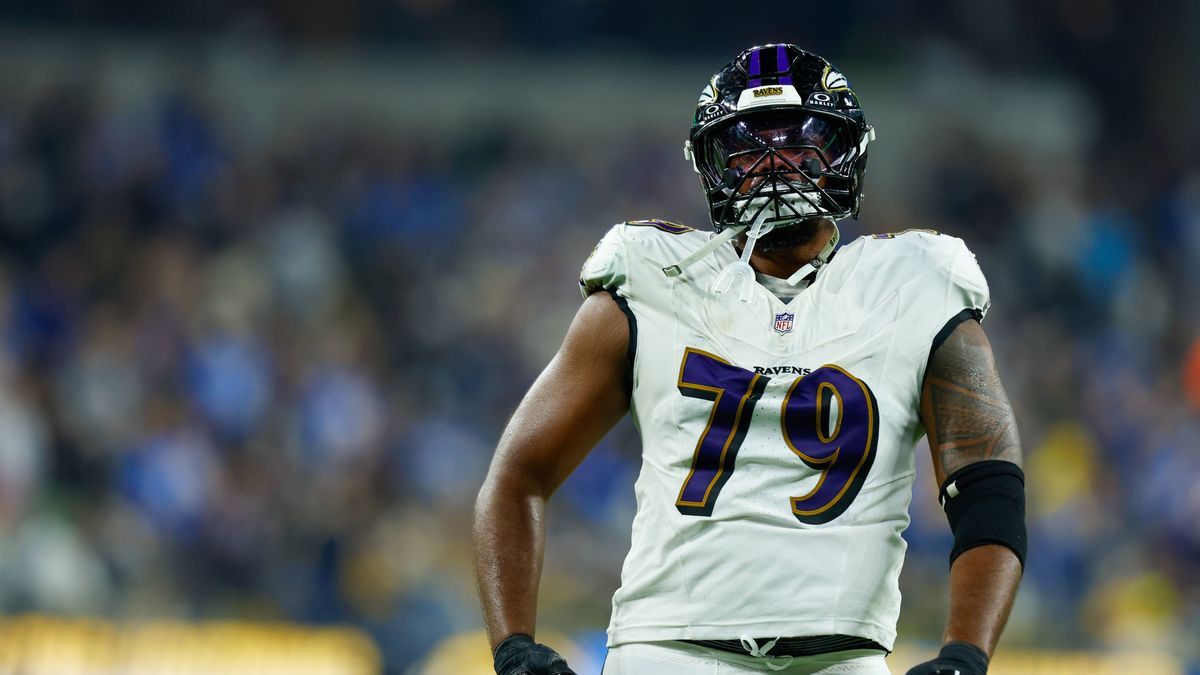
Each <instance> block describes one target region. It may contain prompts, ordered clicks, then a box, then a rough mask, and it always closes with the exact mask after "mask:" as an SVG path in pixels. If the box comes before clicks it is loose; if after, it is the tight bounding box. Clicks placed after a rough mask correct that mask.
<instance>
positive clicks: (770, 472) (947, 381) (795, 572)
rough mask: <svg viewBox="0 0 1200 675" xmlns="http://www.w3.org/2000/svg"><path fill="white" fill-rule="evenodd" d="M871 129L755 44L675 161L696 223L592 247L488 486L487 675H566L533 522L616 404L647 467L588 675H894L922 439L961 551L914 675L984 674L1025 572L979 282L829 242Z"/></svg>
mask: <svg viewBox="0 0 1200 675" xmlns="http://www.w3.org/2000/svg"><path fill="white" fill-rule="evenodd" d="M873 138H874V130H873V129H872V127H871V126H869V125H868V124H867V122H866V119H865V118H864V116H863V111H862V108H861V106H860V105H859V100H858V97H857V96H856V95H855V93H854V92H853V91H852V90H851V88H850V85H849V83H848V82H847V80H846V78H845V77H844V76H843V75H842V74H841V73H840V72H838V71H837V70H836V69H835V68H834V67H833V66H832V65H830V64H829V63H828V62H827V61H825V60H824V59H823V58H821V57H819V56H817V55H815V54H811V53H809V52H806V51H803V50H801V49H799V48H797V47H795V46H792V45H786V44H771V45H765V46H760V47H754V48H751V49H748V50H746V51H745V52H743V53H741V54H739V55H738V56H737V58H735V59H734V60H733V61H732V62H731V63H729V64H728V65H727V66H725V67H724V68H722V69H721V70H720V72H718V73H717V74H716V75H715V76H714V77H713V78H712V80H711V81H710V82H709V84H708V85H707V86H706V87H705V88H704V90H703V92H702V94H701V96H700V100H699V103H698V105H697V107H696V112H695V117H694V119H693V125H692V129H691V133H690V135H689V138H688V141H687V144H686V154H687V156H688V157H689V158H690V159H691V161H692V162H693V165H694V167H695V169H696V172H697V173H698V174H699V177H700V184H701V186H702V188H703V191H704V195H705V197H706V199H707V201H708V205H709V210H710V214H711V220H712V225H713V229H714V232H705V231H697V230H693V229H692V228H690V227H687V226H684V225H679V224H675V223H671V222H666V221H660V220H644V221H633V222H627V223H623V224H620V225H617V226H615V227H613V228H612V229H611V230H610V231H609V232H608V234H606V235H605V236H604V238H603V239H602V240H601V241H600V243H599V245H598V246H597V247H596V249H595V251H594V252H593V253H592V255H591V257H590V258H589V259H588V260H587V262H586V263H585V264H584V266H583V274H582V277H581V279H580V283H581V285H582V288H583V293H584V296H585V300H584V302H583V305H582V307H581V308H580V310H579V312H578V314H577V315H576V317H575V320H574V322H573V323H572V325H571V327H570V329H569V330H568V333H567V336H566V338H565V340H564V341H563V344H562V347H561V349H560V350H559V352H558V354H557V355H556V356H555V357H554V359H553V360H552V361H551V362H550V364H549V365H548V366H547V367H546V369H545V371H544V372H543V373H542V374H541V376H540V377H539V378H538V379H537V381H536V382H535V383H534V384H533V386H532V388H531V389H530V391H529V393H528V394H527V395H526V397H525V399H524V400H523V401H522V402H521V404H520V406H519V408H518V409H517V411H516V413H515V414H514V416H513V418H512V420H511V421H510V422H509V424H508V428H507V429H506V430H505V432H504V435H503V437H502V438H501V440H500V444H499V447H498V449H497V451H496V455H495V457H494V459H493V461H492V466H491V470H490V472H489V474H488V477H487V480H486V482H485V484H484V486H483V488H482V490H481V492H480V495H479V499H478V502H477V504H476V520H475V530H474V537H475V553H476V566H477V568H476V574H477V578H478V582H479V589H480V595H481V598H482V601H483V608H484V613H485V617H486V620H487V625H488V631H489V634H490V636H491V640H492V646H493V648H494V654H495V668H496V672H497V673H501V674H502V675H515V674H518V673H529V674H533V675H543V674H545V675H553V674H560V673H570V672H572V671H571V670H570V668H569V667H568V666H567V664H566V662H565V661H564V660H563V659H562V657H561V656H559V655H558V654H557V653H556V652H555V651H554V650H553V649H552V648H550V647H548V646H545V645H541V644H538V643H537V642H535V641H534V639H533V635H534V623H535V608H536V604H537V603H536V597H537V587H538V579H539V575H540V572H541V563H542V549H543V543H544V542H543V532H544V531H543V523H542V521H543V512H544V505H545V502H546V500H547V499H548V498H549V497H550V495H551V494H552V493H553V492H554V490H555V488H557V487H558V486H559V485H560V484H561V483H562V482H563V480H564V479H565V478H566V477H567V475H568V474H569V473H570V472H571V471H572V470H573V469H574V468H575V467H576V466H577V465H578V464H579V462H580V461H581V460H582V459H583V457H584V455H585V454H586V453H587V452H588V451H589V450H590V449H591V447H592V446H593V445H594V444H595V443H596V442H597V441H599V440H600V438H601V437H603V436H604V434H605V433H606V432H607V431H608V430H609V429H610V428H611V427H612V426H613V425H614V424H615V423H616V422H617V421H618V420H619V419H620V418H621V417H622V416H623V415H625V413H626V412H630V413H632V415H633V419H634V422H635V424H636V425H637V428H638V430H639V431H640V434H641V438H642V446H643V447H642V469H641V473H640V475H639V477H638V479H637V483H636V485H635V491H636V494H637V504H638V510H637V516H636V517H635V519H634V522H633V533H632V546H631V548H630V551H629V554H628V556H627V557H626V559H625V565H624V569H623V571H622V575H621V587H620V588H619V589H618V590H617V592H616V594H615V596H614V597H613V611H612V619H611V623H610V625H609V629H608V638H609V640H608V641H609V653H608V657H607V661H606V663H605V667H604V673H606V675H625V674H631V673H632V674H637V675H643V674H646V673H652V674H656V675H692V674H696V675H699V674H702V673H716V672H721V673H742V672H746V673H753V672H766V671H781V672H788V673H793V672H794V673H834V672H836V673H887V672H889V671H888V668H887V666H886V664H885V661H884V657H885V655H886V654H887V653H888V652H889V651H890V650H891V649H892V645H893V642H894V640H895V637H896V620H897V617H898V614H899V611H900V592H899V588H898V577H899V574H900V568H901V564H902V562H903V558H904V550H905V542H904V540H903V539H902V538H901V533H902V532H903V531H904V529H905V527H906V526H907V525H908V522H909V516H908V504H909V499H910V497H911V493H912V483H913V476H914V471H915V469H914V462H915V459H914V452H913V447H914V444H915V443H916V442H917V440H918V439H919V438H920V437H921V435H922V434H925V435H927V436H928V437H929V445H930V448H931V450H932V454H933V466H934V471H935V473H936V478H937V481H938V484H939V485H940V486H941V490H940V494H939V499H940V500H941V502H942V505H943V507H944V509H945V511H946V514H947V518H948V520H949V524H950V528H951V530H952V531H953V534H954V546H953V550H952V551H951V552H950V573H949V584H950V607H949V620H948V622H947V624H946V629H945V633H944V636H943V643H944V644H943V647H942V649H941V652H940V653H939V655H938V656H937V658H936V659H934V660H933V661H930V662H927V663H924V664H921V665H919V666H917V667H916V668H914V669H912V670H910V671H909V673H910V674H911V673H918V674H935V673H945V674H950V673H959V674H960V675H977V674H980V673H984V672H986V671H987V666H988V661H989V658H990V655H991V653H992V650H993V649H994V648H995V646H996V641H997V639H998V638H999V637H1000V633H1001V630H1002V629H1003V627H1004V624H1005V621H1006V620H1007V617H1008V613H1009V609H1010V607H1011V605H1012V601H1013V597H1014V595H1015V593H1016V589H1017V585H1018V582H1019V580H1020V577H1021V572H1022V566H1023V564H1024V556H1025V525H1024V508H1025V506H1024V505H1025V499H1024V476H1023V474H1022V471H1021V468H1020V461H1021V450H1020V441H1019V439H1018V436H1017V428H1016V424H1015V422H1014V419H1013V413H1012V408H1011V406H1010V404H1009V402H1008V398H1007V396H1006V394H1005V391H1004V388H1003V386H1002V385H1001V382H1000V378H999V376H998V375H997V371H996V365H995V362H994V360H993V357H992V350H991V347H990V345H989V344H988V339H987V337H986V336H985V335H984V332H983V329H982V328H981V326H980V320H981V319H982V318H983V315H984V313H985V312H986V311H987V309H988V304H989V297H988V288H987V283H986V282H985V280H984V277H983V274H982V273H981V272H980V269H979V266H978V265H977V264H976V261H975V256H974V255H973V254H972V253H971V252H970V251H969V250H968V249H967V247H966V246H965V245H964V243H963V242H962V241H961V240H960V239H956V238H954V237H949V236H945V235H939V234H936V233H933V232H930V231H907V232H903V233H899V234H883V235H874V236H867V237H862V238H860V239H858V240H856V241H854V242H852V243H850V244H847V245H845V246H843V247H841V248H840V249H839V248H837V245H838V239H839V235H838V226H837V222H838V220H840V219H843V218H846V217H849V216H856V215H857V213H858V209H859V202H860V199H861V196H862V186H863V173H864V169H865V167H866V160H867V147H868V145H869V144H870V142H871V141H872V139H873Z"/></svg>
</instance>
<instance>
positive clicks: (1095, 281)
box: [0, 0, 1200, 674]
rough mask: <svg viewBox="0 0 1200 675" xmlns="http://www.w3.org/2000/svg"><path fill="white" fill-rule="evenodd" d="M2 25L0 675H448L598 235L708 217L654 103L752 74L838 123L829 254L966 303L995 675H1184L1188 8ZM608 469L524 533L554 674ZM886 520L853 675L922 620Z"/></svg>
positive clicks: (425, 4) (616, 531) (356, 16)
mask: <svg viewBox="0 0 1200 675" xmlns="http://www.w3.org/2000/svg"><path fill="white" fill-rule="evenodd" d="M26 4H27V5H28V6H21V5H20V4H17V5H12V4H9V3H5V4H4V5H3V6H2V7H0V57H2V58H0V611H2V612H3V614H4V615H5V616H6V617H8V618H7V619H5V620H3V621H0V668H6V669H8V670H6V672H16V671H20V672H48V673H49V672H55V673H63V672H84V671H86V672H98V671H101V670H104V669H106V668H108V669H112V670H119V669H124V670H122V672H171V671H172V669H173V670H174V672H233V671H235V670H238V669H239V668H240V669H242V670H241V671H240V672H284V671H287V672H330V673H333V672H345V673H351V672H373V671H376V670H378V669H381V668H383V669H386V671H387V672H394V673H439V674H440V673H476V672H480V673H482V672H489V669H488V667H487V665H486V664H487V655H486V647H485V645H484V644H483V641H482V637H481V636H480V634H479V633H478V632H477V631H479V629H480V626H481V618H480V613H479V609H478V606H477V603H476V599H475V592H474V587H473V581H472V574H471V565H470V550H469V543H468V531H469V522H470V517H471V506H472V502H473V498H474V494H475V491H476V490H477V488H478V486H479V484H480V482H481V480H482V478H483V475H484V471H485V469H486V466H487V462H488V460H489V457H490V451H491V448H492V446H493V444H494V442H495V440H496V438H497V436H498V434H499V431H500V429H501V426H502V424H503V423H504V421H505V419H506V416H507V415H508V414H509V412H510V411H511V410H512V408H513V407H514V406H515V404H516V402H517V400H518V397H519V396H520V395H521V393H522V392H523V391H524V390H525V388H526V387H527V386H528V384H529V383H530V382H531V381H532V379H533V377H534V376H535V375H536V373H537V372H538V370H539V369H540V367H541V366H542V365H543V364H544V363H545V361H546V360H547V359H548V358H549V356H550V355H551V354H552V353H553V351H554V349H555V347H556V345H557V343H558V341H559V340H560V338H561V336H562V334H563V332H564V330H565V328H566V326H567V323H568V321H569V319H570V317H571V315H572V313H573V311H574V310H575V308H576V307H577V306H578V303H579V298H578V291H577V290H576V288H575V278H576V272H577V269H578V266H579V265H580V263H581V262H582V261H583V259H584V258H585V257H586V255H587V254H588V252H589V251H590V250H591V247H592V245H593V244H594V242H595V240H596V239H598V238H599V237H600V235H601V234H602V233H603V232H604V231H605V230H606V228H607V227H608V226H609V225H610V224H611V223H614V222H617V221H619V220H624V219H630V218H649V217H656V218H665V219H669V220H676V221H682V222H687V223H692V224H696V225H700V226H704V225H706V224H707V222H706V215H705V212H704V209H703V204H702V200H701V196H700V193H699V191H698V189H697V185H696V181H695V177H694V176H693V174H692V173H691V169H690V166H689V165H688V164H687V163H685V162H684V160H683V158H682V152H681V149H682V142H683V138H684V136H685V134H686V131H687V127H688V124H689V120H690V115H691V111H692V106H693V105H694V101H695V98H696V95H697V93H698V92H699V90H700V88H701V87H702V85H703V84H704V83H705V81H706V79H707V77H708V76H709V75H710V74H711V73H712V72H713V71H715V70H716V69H717V68H718V67H719V66H720V65H721V64H723V63H724V62H725V61H727V60H728V59H729V58H730V57H731V56H732V55H733V54H734V53H736V52H737V51H738V50H740V49H742V48H744V47H746V46H748V45H750V44H754V43H761V42H767V41H792V42H796V43H798V44H800V45H802V46H805V47H808V48H811V49H813V50H815V51H817V52H819V53H821V54H823V55H826V56H827V57H828V58H830V59H831V60H832V61H833V62H834V63H836V64H838V66H839V67H840V68H841V69H842V70H843V71H844V72H846V73H847V74H848V76H849V77H850V80H851V82H852V83H853V85H854V87H855V89H856V91H857V92H858V93H859V94H860V96H861V98H862V100H863V102H864V106H865V109H866V112H867V115H868V119H869V120H870V121H871V122H872V123H873V124H874V125H875V126H876V128H877V129H878V134H879V138H878V141H877V143H876V144H875V145H873V146H872V150H871V162H870V166H869V169H868V179H867V197H866V201H865V203H864V209H863V214H862V220H861V222H858V223H847V224H846V226H845V228H844V231H845V235H846V236H845V240H850V239H852V238H853V237H855V236H857V235H859V234H863V233H871V232H879V231H891V230H899V229H904V228H907V227H932V228H935V229H938V230H941V231H943V232H947V233H950V234H954V235H957V236H961V237H963V238H965V239H966V240H967V242H968V243H969V244H970V245H971V246H972V248H973V249H974V250H975V251H976V252H977V254H978V257H979V260H980V263H981V265H982V267H983V269H984V271H985V273H986V274H987V275H988V277H989V280H990V283H991V287H992V294H993V303H994V304H993V309H992V312H991V314H990V315H989V319H988V321H987V324H986V325H987V329H988V332H989V335H990V336H991V338H992V340H993V343H994V345H995V349H996V352H997V356H998V359H999V362H1000V365H1001V368H1002V373H1003V375H1004V377H1005V380H1006V383H1007V386H1008V389H1009V393H1010V396H1011V397H1012V399H1013V401H1014V403H1015V406H1016V410H1017V415H1018V419H1019V421H1020V424H1021V432H1022V436H1023V440H1024V445H1025V449H1026V452H1027V471H1028V475H1029V524H1030V530H1031V540H1032V543H1031V553H1030V557H1029V561H1028V567H1027V569H1026V576H1025V581H1024V585H1023V588H1022V591H1021V595H1020V597H1019V599H1018V602H1017V606H1016V608H1015V610H1014V614H1013V617H1012V619H1011V621H1010V622H1009V627H1008V630H1007V632H1006V634H1005V638H1004V640H1003V642H1002V646H1003V651H1004V652H1005V657H1006V658H1007V659H1008V665H1007V670H1005V672H1056V673H1063V672H1139V673H1150V672H1155V673H1157V672H1163V673H1171V672H1190V673H1197V672H1200V665H1198V664H1200V639H1197V635H1200V340H1198V338H1200V311H1198V308H1197V299H1198V297H1200V165H1198V164H1197V159H1198V150H1200V87H1197V86H1196V83H1197V82H1200V39H1198V38H1200V5H1198V4H1196V3H1187V2H1182V1H1176V2H1163V3H1157V4H1156V5H1155V9H1154V11H1149V10H1148V9H1141V8H1140V6H1137V5H1135V4H1133V3H1132V2H1115V1H1114V0H1042V1H1037V2H1035V1H1032V0H1021V1H1016V2H1009V3H953V2H948V1H942V2H921V3H918V2H915V1H911V0H900V1H893V2H882V1H871V2H861V3H827V4H817V5H808V4H798V3H794V4H790V5H785V6H775V7H773V8H769V7H765V6H764V7H762V8H752V7H749V6H747V7H744V8H739V9H735V8H734V7H733V5H732V4H728V3H715V2H707V1H705V2H688V3H684V2H678V1H672V2H664V3H646V4H638V3H629V2H615V1H611V2H604V1H602V0H568V1H566V2H551V1H550V0H522V1H521V2H515V3H504V2H499V1H498V0H493V1H480V2H464V1H460V0H398V1H394V2H387V3H384V2H378V1H371V0H357V1H351V2H340V3H324V2H317V1H316V0H303V1H299V2H296V1H289V2H282V1H274V2H265V3H261V4H258V5H257V6H253V7H249V6H244V5H241V4H239V3H232V2H215V3H214V2H207V1H202V0H182V1H179V2H172V3H151V2H148V1H146V0H122V1H120V2H112V3H101V2H95V1H89V0H79V1H69V0H55V1H49V2H42V3H37V4H36V5H34V4H32V3H26ZM781 7H782V8H781ZM637 452H638V448H637V442H636V438H635V436H634V434H633V432H632V430H631V428H630V427H629V425H628V424H627V423H626V424H623V425H622V427H621V428H620V429H618V430H617V431H616V432H614V433H613V434H612V435H611V436H610V438H609V439H607V440H606V441H605V442H604V443H603V444H602V445H601V446H600V447H599V448H598V449H597V450H596V451H595V452H594V453H593V455H592V456H591V457H590V458H589V459H588V460H587V461H586V462H585V463H584V465H583V466H582V467H581V469H580V470H579V471H577V472H576V474H575V475H574V476H573V477H572V478H571V479H570V480H569V481H568V482H567V484H566V485H565V486H564V487H563V488H562V489H561V490H560V492H559V493H558V495H557V496H556V497H555V499H554V500H552V505H551V509H550V516H549V530H550V533H549V546H548V550H547V562H546V567H545V572H544V578H543V583H542V603H541V608H542V609H541V614H540V623H541V626H543V630H545V631H547V633H546V634H549V633H548V631H554V632H555V633H557V634H559V635H560V636H562V637H560V638H559V640H560V642H558V643H556V644H562V645H563V646H564V650H567V651H572V652H573V653H575V654H577V655H578V656H577V657H576V661H575V662H577V663H578V664H579V670H580V672H581V673H589V672H590V673H594V672H596V668H597V667H598V663H599V661H600V659H602V656H603V648H602V644H603V635H602V629H603V627H604V624H605V622H606V619H607V615H608V609H609V598H610V596H611V593H612V591H613V590H614V589H615V587H616V585H617V583H618V572H619V567H620V563H621V559H622V557H623V554H624V551H625V550H626V547H627V544H628V527H629V522H630V519H631V517H632V512H633V509H634V503H633V497H632V492H631V483H632V479H633V477H634V475H635V472H636V467H637V464H636V462H637ZM918 452H919V453H920V452H923V448H922V449H921V450H919V451H918ZM913 510H914V518H915V520H914V523H913V526H912V528H911V529H910V530H909V532H908V533H907V535H906V538H907V539H908V541H909V542H910V546H911V548H910V553H909V557H908V562H907V565H906V569H905V572H904V576H903V579H902V583H903V588H904V591H905V606H904V612H903V616H902V617H901V625H900V631H901V635H902V638H903V647H902V649H901V651H900V653H898V654H897V655H896V657H894V658H893V659H892V668H893V669H894V670H897V672H903V665H904V663H905V659H907V660H908V661H910V662H911V661H914V660H919V659H920V658H922V656H923V655H924V654H928V653H930V652H931V651H932V649H933V646H934V645H935V644H936V641H937V639H938V637H939V634H940V630H941V623H942V617H943V616H944V606H945V591H944V586H945V572H946V563H945V558H946V551H947V550H948V547H949V542H950V538H949V535H948V532H947V528H946V525H945V522H944V519H943V517H942V516H941V515H940V512H939V510H938V507H937V504H936V501H935V498H934V486H933V485H932V484H931V480H930V479H929V478H928V476H926V475H925V474H922V475H921V476H920V479H919V480H918V483H917V486H916V491H915V495H914V502H913ZM546 634H544V635H546ZM544 635H543V637H544ZM156 636H158V637H156ZM162 636H173V637H169V638H162V639H159V638H161V637H162ZM197 645H200V646H197ZM299 645H307V646H308V647H311V650H310V652H306V651H305V650H303V649H300V648H299ZM318 652H319V654H320V655H318ZM235 654H243V655H244V656H245V658H242V659H241V660H238V659H237V658H234V656H233V655H235ZM245 664H252V665H245ZM1130 664H1134V665H1130ZM1003 668H1005V666H1004V664H1003V663H998V664H997V669H996V670H1001V669H1003ZM1105 668H1110V669H1111V670H1105ZM73 669H83V670H78V671H77V670H73ZM1072 669H1074V670H1072Z"/></svg>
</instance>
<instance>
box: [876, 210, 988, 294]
mask: <svg viewBox="0 0 1200 675" xmlns="http://www.w3.org/2000/svg"><path fill="white" fill-rule="evenodd" d="M859 241H861V242H862V243H863V252H862V255H863V256H864V258H866V260H864V262H867V263H868V264H869V268H870V269H875V270H878V271H879V272H880V273H882V274H884V275H886V277H887V278H888V279H889V282H890V283H891V284H896V285H902V284H908V283H916V284H919V285H921V286H922V287H928V288H927V292H928V293H929V294H930V301H934V302H940V301H944V302H946V303H947V304H948V305H951V306H953V307H957V308H958V309H977V310H979V312H980V313H981V314H983V313H986V312H987V310H988V307H989V306H990V304H991V298H990V294H989V291H988V285H987V279H986V278H984V276H983V271H982V270H981V269H979V263H978V262H977V261H976V260H975V254H974V253H972V252H971V250H970V249H969V248H967V244H966V242H964V241H963V240H962V239H959V238H958V237H954V236H950V235H947V234H939V233H938V232H936V231H934V230H918V229H912V230H904V231H903V232H889V233H885V234H875V235H868V236H865V237H861V238H860V239H859ZM855 243H856V244H857V243H858V242H857V241H856V242H855ZM947 309H953V308H952V307H947ZM954 311H957V310H954Z"/></svg>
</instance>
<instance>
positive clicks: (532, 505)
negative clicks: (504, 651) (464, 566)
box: [474, 472, 545, 649]
mask: <svg viewBox="0 0 1200 675" xmlns="http://www.w3.org/2000/svg"><path fill="white" fill-rule="evenodd" d="M493 473H495V472H493ZM544 509H545V498H544V497H543V496H542V495H541V494H540V492H539V491H537V490H536V489H534V488H533V486H530V485H524V484H523V483H522V481H520V480H519V479H516V478H505V477H503V476H502V475H501V476H496V475H489V476H488V479H487V482H485V483H484V485H483V489H481V490H480V492H479V498H478V500H477V501H476V502H475V526H474V549H475V581H476V583H477V584H478V586H479V598H480V601H481V603H482V605H483V615H484V621H485V622H486V623H487V630H488V639H489V640H490V642H491V646H492V648H493V649H495V647H496V645H497V644H499V643H500V641H502V640H503V639H504V638H506V637H508V636H509V635H512V634H514V633H524V634H526V635H531V636H532V635H533V631H534V624H535V623H536V620H537V588H538V582H539V580H540V579H541V576H542V550H543V543H544V540H545V527H544V525H543V521H542V517H543V513H544Z"/></svg>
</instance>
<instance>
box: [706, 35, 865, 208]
mask: <svg viewBox="0 0 1200 675" xmlns="http://www.w3.org/2000/svg"><path fill="white" fill-rule="evenodd" d="M873 136H874V132H873V130H872V129H871V127H870V126H868V125H867V124H866V121H865V120H864V118H863V115H862V110H861V108H859V105H858V99H857V97H856V96H855V95H854V93H853V92H852V91H851V90H850V88H849V85H848V83H847V82H846V79H845V77H843V76H842V75H841V74H840V73H838V72H837V71H836V70H834V69H833V67H832V66H831V65H829V63H828V62H827V61H825V60H824V59H822V58H821V57H819V56H816V55H814V54H810V53H808V52H805V51H803V50H801V49H798V48H796V47H794V46H792V45H766V46H763V47H754V48H751V49H748V50H746V51H745V52H742V54H740V55H739V56H738V57H737V58H736V59H734V60H733V61H732V62H730V63H729V64H728V65H726V66H725V67H724V68H723V69H721V71H720V72H718V73H717V74H716V75H715V76H714V77H713V78H712V80H711V81H710V82H709V84H708V86H706V87H705V89H704V91H703V92H702V93H701V96H700V100H699V102H698V104H697V108H696V116H695V118H694V123H693V125H692V130H691V134H690V136H689V141H688V144H687V148H686V152H687V154H688V156H689V157H690V158H691V159H692V161H693V167H694V168H695V170H696V172H697V173H699V174H700V183H701V186H702V187H703V189H704V192H705V197H706V199H707V201H708V205H709V214H710V217H711V219H712V224H713V227H714V228H715V229H717V230H718V231H719V230H722V229H724V228H726V227H732V226H735V225H748V224H751V223H754V222H764V223H771V224H772V225H773V226H774V227H784V226H791V225H795V224H798V223H801V222H804V221H806V220H811V219H813V218H820V217H823V218H831V219H833V220H835V221H836V220H840V219H842V218H846V217H849V216H852V215H857V212H858V206H859V201H860V199H861V196H862V193H861V188H862V175H863V172H864V170H865V166H866V148H867V144H868V143H869V141H870V140H871V138H872V137H873Z"/></svg>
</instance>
